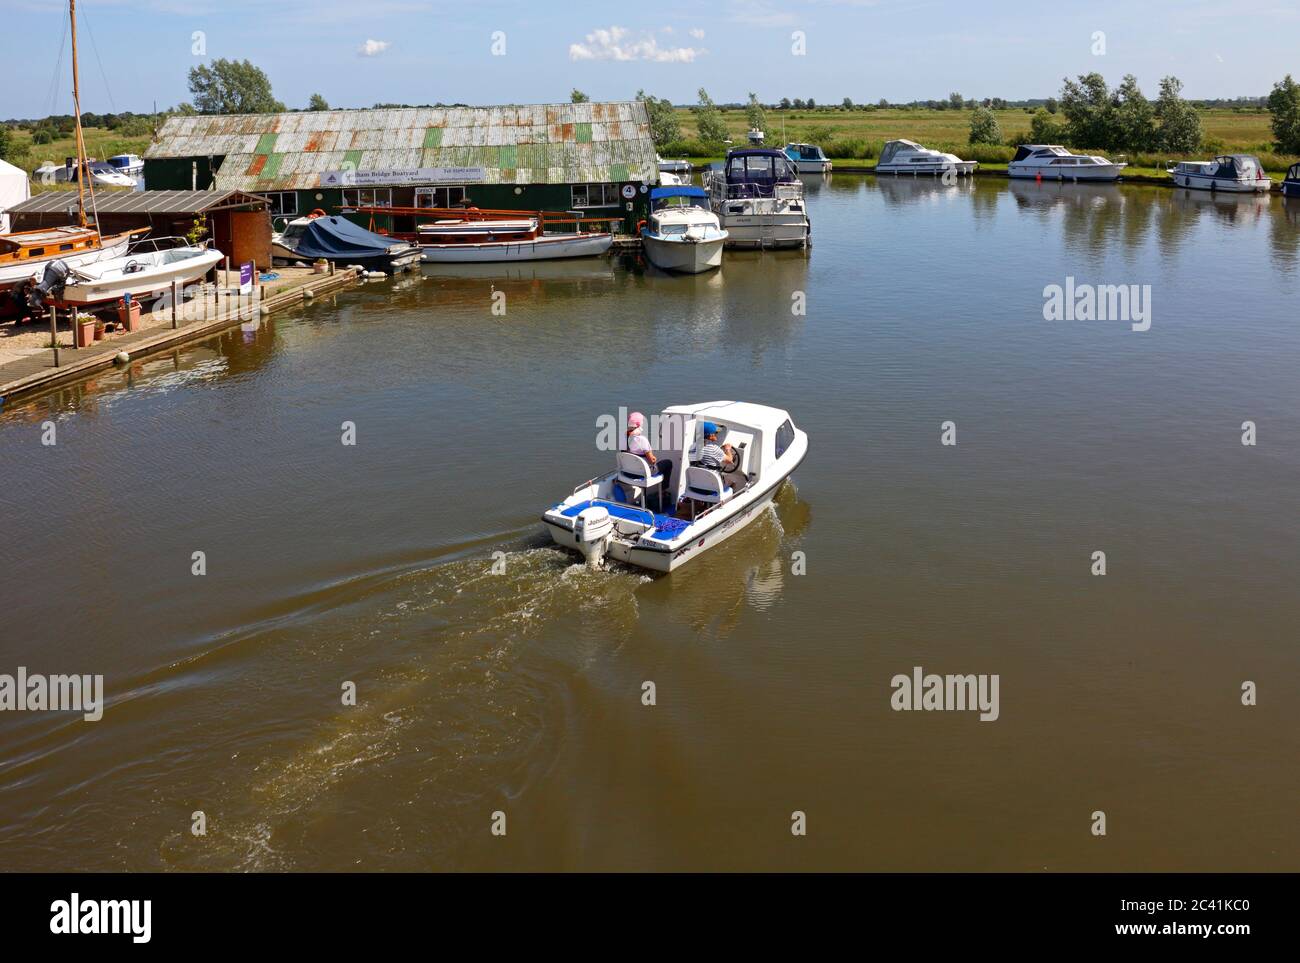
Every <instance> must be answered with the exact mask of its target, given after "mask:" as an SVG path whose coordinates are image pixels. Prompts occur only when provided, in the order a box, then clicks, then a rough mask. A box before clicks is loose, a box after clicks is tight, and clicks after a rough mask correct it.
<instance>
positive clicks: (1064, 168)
mask: <svg viewBox="0 0 1300 963" xmlns="http://www.w3.org/2000/svg"><path fill="white" fill-rule="evenodd" d="M1127 166H1128V165H1127V164H1116V163H1114V162H1113V161H1109V160H1107V159H1106V158H1104V157H1101V156H1099V155H1097V154H1071V153H1070V152H1069V151H1068V150H1066V149H1065V148H1064V147H1061V146H1059V145H1057V144H1022V145H1021V146H1020V147H1019V148H1018V149H1017V150H1016V156H1015V157H1013V158H1012V159H1011V163H1010V164H1008V165H1007V176H1009V177H1029V178H1038V177H1041V178H1042V179H1043V180H1056V181H1116V180H1119V175H1120V173H1121V172H1122V171H1123V170H1124V168H1125V167H1127Z"/></svg>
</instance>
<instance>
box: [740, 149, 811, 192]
mask: <svg viewBox="0 0 1300 963" xmlns="http://www.w3.org/2000/svg"><path fill="white" fill-rule="evenodd" d="M725 173H726V177H727V183H728V184H756V185H760V186H763V187H769V186H771V185H773V184H784V183H794V182H797V181H798V180H799V178H798V176H797V175H796V173H795V171H794V170H793V169H792V168H791V167H790V159H789V158H788V157H786V156H785V154H783V153H781V151H779V150H773V149H771V148H742V149H740V150H733V151H729V152H728V153H727V162H726V166H725Z"/></svg>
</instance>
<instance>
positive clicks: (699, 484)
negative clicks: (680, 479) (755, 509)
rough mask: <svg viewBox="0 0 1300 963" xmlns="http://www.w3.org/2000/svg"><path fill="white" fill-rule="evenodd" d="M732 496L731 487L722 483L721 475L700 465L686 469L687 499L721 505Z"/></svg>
mask: <svg viewBox="0 0 1300 963" xmlns="http://www.w3.org/2000/svg"><path fill="white" fill-rule="evenodd" d="M731 495H732V489H731V486H730V485H724V484H723V483H722V475H721V473H719V472H716V471H714V470H713V469H711V468H703V467H701V466H699V465H691V466H690V467H689V468H687V469H686V497H687V498H689V499H691V500H693V501H697V502H708V503H710V504H721V503H722V502H725V501H726V500H727V499H729V498H730V497H731Z"/></svg>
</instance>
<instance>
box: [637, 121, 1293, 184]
mask: <svg viewBox="0 0 1300 963" xmlns="http://www.w3.org/2000/svg"><path fill="white" fill-rule="evenodd" d="M994 114H995V115H996V117H997V119H998V125H999V126H1000V127H1001V128H1002V135H1003V144H1002V145H988V144H970V143H968V142H967V138H968V136H969V134H970V112H969V111H964V110H963V111H958V110H895V109H892V108H891V109H888V110H879V109H871V110H839V109H835V108H822V109H818V110H796V111H774V110H769V111H768V112H767V131H766V133H767V142H768V143H769V144H775V145H777V146H780V145H781V144H784V143H787V142H790V141H802V142H807V143H814V144H818V145H820V146H821V148H822V150H824V151H825V152H826V155H827V156H828V157H830V158H831V159H832V160H842V161H860V162H864V163H866V164H869V163H870V162H872V161H874V160H875V158H876V157H878V156H879V155H880V151H881V148H883V147H884V145H885V142H886V141H888V140H893V139H895V138H899V137H902V138H906V139H907V140H914V141H917V142H919V143H922V144H924V145H925V146H926V147H933V148H935V149H937V150H943V151H950V152H952V153H954V154H957V155H958V156H960V157H963V158H965V159H967V160H976V161H979V162H980V164H981V165H984V166H990V167H996V165H1002V166H1005V165H1006V164H1007V162H1009V161H1010V160H1011V157H1012V155H1014V154H1015V149H1016V145H1017V144H1023V143H1027V142H1028V140H1029V121H1030V117H1031V114H1030V112H1029V111H1026V110H1024V109H1020V108H1017V109H1013V110H997V111H994ZM722 116H723V118H724V120H725V121H726V124H727V130H728V132H729V133H730V135H731V139H732V141H733V142H735V143H742V142H743V141H744V140H745V133H746V131H748V129H749V124H748V123H747V121H746V119H745V113H744V111H742V110H727V111H723V114H722ZM678 119H679V121H680V122H681V127H682V133H683V135H687V136H686V138H685V139H684V140H683V141H681V142H680V143H678V144H673V145H669V146H668V148H667V149H665V150H664V151H662V153H663V155H664V156H665V157H670V156H671V157H689V158H691V159H692V160H694V161H696V162H697V163H704V162H706V161H713V160H721V157H722V155H721V154H720V153H718V152H717V148H716V146H715V147H713V148H710V146H709V145H706V144H703V143H701V142H700V141H699V140H698V139H695V138H692V137H690V136H689V135H690V134H693V133H694V132H695V117H694V114H692V113H691V111H690V110H688V109H685V108H682V109H679V110H678ZM1201 127H1202V130H1203V131H1204V134H1205V143H1204V145H1203V147H1202V149H1201V150H1200V151H1199V152H1198V153H1197V155H1196V156H1197V157H1199V158H1209V157H1212V156H1214V155H1215V154H1223V153H1242V154H1255V155H1257V156H1258V157H1259V159H1260V161H1261V162H1262V163H1263V165H1264V169H1265V170H1267V171H1268V172H1269V173H1270V174H1278V175H1281V174H1284V173H1285V172H1286V169H1287V168H1288V167H1289V166H1290V165H1291V164H1294V163H1295V162H1296V161H1297V160H1300V158H1296V157H1289V156H1286V155H1283V154H1275V153H1273V150H1272V139H1273V133H1272V130H1271V128H1270V126H1269V113H1268V111H1266V110H1242V111H1238V110H1230V109H1226V108H1223V109H1214V110H1204V111H1201ZM1094 153H1107V152H1103V151H1094ZM1124 159H1126V160H1127V161H1128V162H1129V164H1130V165H1132V167H1133V169H1134V172H1135V173H1136V172H1139V171H1141V172H1143V173H1146V172H1150V173H1153V174H1156V173H1159V174H1163V172H1164V169H1165V166H1166V165H1167V164H1171V163H1174V162H1177V161H1179V160H1185V159H1187V158H1184V157H1181V156H1175V155H1172V154H1131V155H1128V156H1127V157H1126V158H1124Z"/></svg>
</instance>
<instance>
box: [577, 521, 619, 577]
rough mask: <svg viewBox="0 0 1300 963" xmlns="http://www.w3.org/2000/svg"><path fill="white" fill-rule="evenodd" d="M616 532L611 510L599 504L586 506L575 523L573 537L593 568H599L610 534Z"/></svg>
mask: <svg viewBox="0 0 1300 963" xmlns="http://www.w3.org/2000/svg"><path fill="white" fill-rule="evenodd" d="M613 534H614V520H613V519H612V518H610V517H609V511H608V510H607V509H604V508H601V507H600V506H599V505H592V506H591V507H590V508H584V509H583V510H582V511H580V512H579V513H578V517H577V519H576V520H575V521H574V523H573V537H574V541H576V542H577V547H578V551H580V552H581V553H582V554H583V557H584V558H586V560H587V564H588V565H589V566H591V567H592V568H599V567H600V563H601V559H603V558H604V556H605V549H606V548H607V547H608V546H609V539H610V536H611V535H613Z"/></svg>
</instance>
